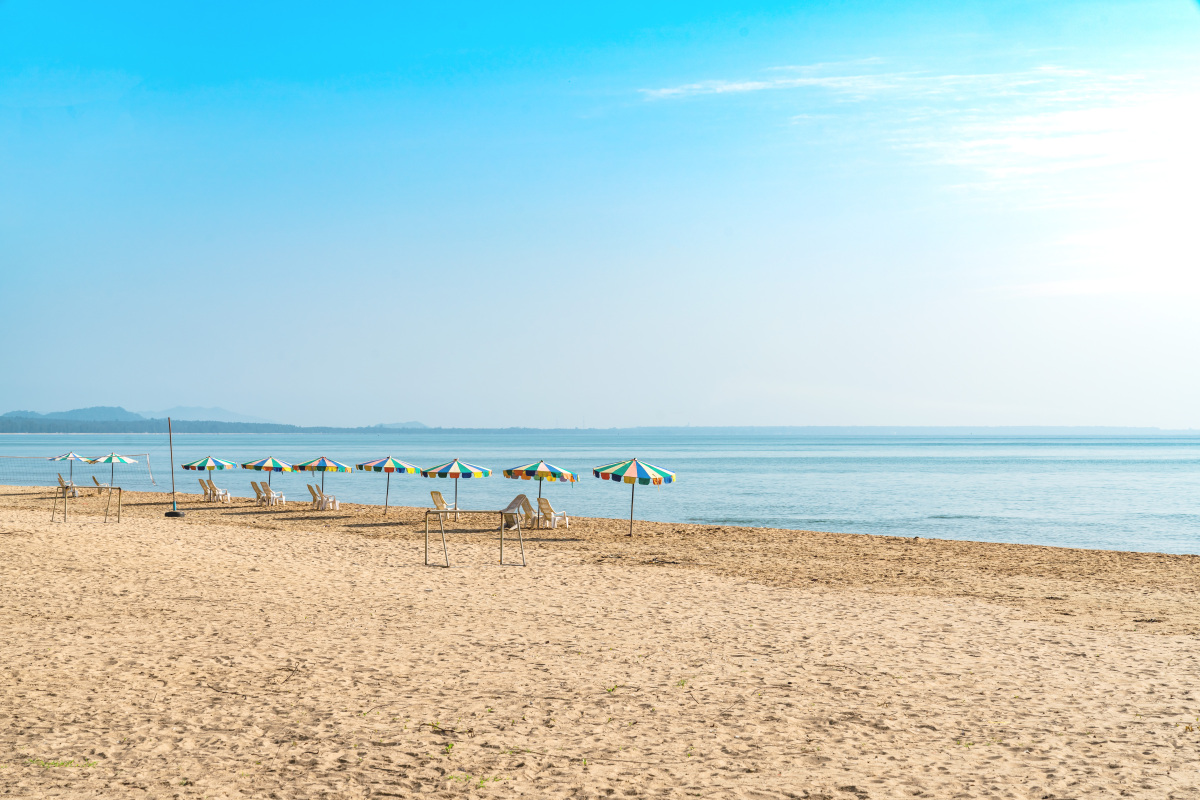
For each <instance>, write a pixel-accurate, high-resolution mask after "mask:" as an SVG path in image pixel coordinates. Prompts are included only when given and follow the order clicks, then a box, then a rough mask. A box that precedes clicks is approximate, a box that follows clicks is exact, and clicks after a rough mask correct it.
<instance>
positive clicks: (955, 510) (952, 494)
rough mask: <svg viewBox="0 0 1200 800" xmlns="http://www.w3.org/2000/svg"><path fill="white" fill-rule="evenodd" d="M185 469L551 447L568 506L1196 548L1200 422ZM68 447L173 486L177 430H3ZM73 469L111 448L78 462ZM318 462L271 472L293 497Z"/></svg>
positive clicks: (485, 488) (614, 445) (359, 491)
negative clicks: (1197, 430)
mask: <svg viewBox="0 0 1200 800" xmlns="http://www.w3.org/2000/svg"><path fill="white" fill-rule="evenodd" d="M174 447H175V459H174V462H175V464H176V469H175V474H174V479H175V483H176V486H177V487H178V489H179V490H180V491H183V492H192V493H194V492H196V491H197V489H198V487H197V485H196V478H197V474H196V473H195V472H191V471H184V470H181V469H179V468H178V465H179V464H182V463H185V462H188V461H194V460H196V459H199V458H202V457H204V456H213V457H216V458H221V459H226V460H229V461H235V462H239V463H241V462H246V461H250V460H254V459H261V458H265V457H267V456H274V457H276V458H279V459H282V460H284V461H287V462H291V463H296V462H300V461H305V460H308V459H312V458H316V457H317V456H328V457H329V458H332V459H335V460H337V461H341V462H344V463H347V464H351V465H353V464H355V463H359V462H362V461H366V460H369V459H374V458H381V457H383V456H393V457H395V458H397V459H401V460H403V461H407V462H410V463H413V464H416V465H418V466H421V467H430V466H433V465H436V464H440V463H443V462H445V461H449V460H450V459H453V458H458V459H460V460H462V461H466V462H468V463H471V464H475V465H480V466H484V467H487V468H490V469H491V470H492V474H491V476H490V477H488V478H475V479H464V480H460V481H459V482H458V486H457V492H458V498H459V501H460V503H461V505H462V507H463V508H465V509H497V508H501V507H503V506H505V505H506V504H507V503H508V502H509V501H510V500H511V499H512V498H513V497H514V496H515V495H516V494H518V493H526V494H529V495H530V496H531V497H536V496H537V492H538V485H537V483H536V482H535V481H520V482H518V481H514V480H509V479H505V478H504V477H502V470H504V469H506V468H511V467H516V466H519V465H521V464H526V463H529V462H533V461H537V460H540V459H544V460H546V461H548V462H550V463H552V464H554V465H556V466H559V467H563V468H566V469H569V470H572V471H575V472H578V473H579V476H580V478H579V481H578V482H577V483H557V482H555V483H550V482H546V483H544V484H543V486H542V491H543V494H544V495H545V496H546V497H547V498H549V499H550V502H551V503H552V504H553V506H554V507H555V509H557V510H560V511H566V512H567V513H569V514H576V515H580V516H596V517H617V518H627V517H628V516H629V513H630V502H631V500H632V502H633V515H634V517H635V518H636V519H643V520H657V521H661V522H678V523H697V524H701V525H713V526H723V525H747V526H763V527H773V528H784V529H793V530H821V531H839V532H846V533H865V534H877V535H888V536H905V537H914V536H919V537H923V538H936V539H964V540H971V541H985V542H1010V543H1020V544H1038V545H1051V546H1056V547H1078V548H1089V549H1104V550H1138V551H1151V552H1162V553H1193V554H1200V435H1186V434H1180V435H1167V434H1164V435H1114V436H1105V435H1094V436H1093V435H1078V436H1076V435H1062V436H1053V435H1046V436H1041V435H974V434H972V435H905V434H897V435H820V434H813V433H811V432H807V431H802V432H796V431H789V430H788V429H764V430H759V429H704V428H674V429H619V430H529V429H506V430H444V429H428V430H407V429H404V430H386V429H381V430H380V431H379V432H377V433H376V432H371V433H361V432H353V433H336V434H332V433H331V434H315V433H301V434H181V435H177V436H176V437H175V440H174ZM67 451H75V452H77V453H80V454H81V455H85V456H88V457H95V456H99V455H103V454H106V453H110V452H117V453H122V454H133V456H134V457H135V458H137V459H138V464H136V465H116V467H115V468H111V469H115V475H114V477H115V481H116V484H117V485H120V486H123V487H124V488H126V489H128V490H135V491H145V490H157V491H169V490H170V489H171V477H172V476H171V469H170V463H171V459H170V457H169V454H168V442H167V437H166V436H161V435H150V434H85V435H84V434H81V435H75V434H53V435H12V434H5V435H0V483H3V484H8V485H51V484H52V483H54V482H55V472H62V473H63V474H64V475H67V474H68V470H69V468H70V467H69V465H68V464H65V463H55V462H46V461H44V459H46V458H47V457H49V456H54V455H58V454H61V453H64V452H67ZM634 457H636V458H639V459H641V460H643V461H646V462H648V463H651V464H654V465H656V466H660V467H663V468H665V469H668V470H671V471H673V472H675V473H676V475H677V476H678V477H677V480H676V482H675V483H671V484H667V485H663V486H638V487H637V488H636V494H634V495H633V496H632V497H631V487H630V486H628V485H626V484H618V483H614V482H611V481H601V480H597V479H596V478H594V477H593V475H592V468H593V467H595V466H598V465H602V464H607V463H611V462H614V461H619V460H622V459H626V458H634ZM74 474H75V481H76V483H79V482H81V481H86V482H89V483H90V476H91V475H93V474H95V475H97V476H99V477H100V479H101V480H102V481H108V477H109V474H110V467H109V466H108V465H100V466H94V467H93V466H88V465H81V464H76V465H75V466H74ZM206 474H207V475H209V476H211V477H213V478H214V479H215V481H216V483H217V484H218V485H219V486H221V487H222V488H227V489H229V490H231V491H232V492H233V494H235V495H239V496H247V497H249V496H253V491H252V490H251V488H250V481H251V480H257V479H259V478H262V477H264V474H262V473H253V472H249V471H246V470H241V469H236V470H227V471H221V472H215V473H206ZM320 480H321V474H315V475H314V474H311V473H274V474H272V475H271V485H272V487H273V488H274V489H276V490H277V491H282V492H283V493H284V494H285V495H286V496H287V497H288V498H289V500H290V499H292V498H295V499H297V500H302V501H303V500H307V498H308V492H307V490H306V489H305V486H304V484H305V483H306V482H315V481H320ZM324 481H325V491H326V493H330V494H335V495H337V497H338V498H339V499H341V500H346V501H350V502H359V503H377V504H382V503H383V502H384V495H385V491H386V492H387V495H388V501H389V502H390V503H391V504H393V505H409V506H426V505H430V499H429V491H430V490H431V489H438V490H440V491H441V492H442V493H443V494H445V495H446V496H447V497H448V498H449V497H452V496H453V495H454V492H455V484H454V481H452V480H434V479H428V478H422V477H421V476H420V475H419V474H417V475H398V474H393V475H392V476H391V478H390V481H389V480H388V478H387V476H386V475H384V474H381V473H366V472H359V471H355V472H353V473H349V474H341V473H324Z"/></svg>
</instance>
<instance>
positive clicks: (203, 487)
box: [196, 478, 213, 502]
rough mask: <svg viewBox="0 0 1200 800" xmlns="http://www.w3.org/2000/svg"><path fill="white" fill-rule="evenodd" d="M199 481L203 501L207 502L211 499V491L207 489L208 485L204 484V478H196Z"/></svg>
mask: <svg viewBox="0 0 1200 800" xmlns="http://www.w3.org/2000/svg"><path fill="white" fill-rule="evenodd" d="M196 480H198V481H200V489H201V491H203V492H204V501H205V502H209V501H211V500H212V499H213V496H212V489H209V488H208V484H207V483H205V482H204V478H197V479H196Z"/></svg>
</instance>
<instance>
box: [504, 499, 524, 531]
mask: <svg viewBox="0 0 1200 800" xmlns="http://www.w3.org/2000/svg"><path fill="white" fill-rule="evenodd" d="M528 502H529V498H527V497H526V496H525V495H523V494H519V495H517V496H516V497H514V498H513V501H512V502H511V503H509V504H508V507H507V508H505V509H504V510H503V511H501V512H500V525H501V526H502V527H503V528H504V530H506V531H511V530H514V529H516V528H518V527H520V525H521V513H522V512H521V504H522V503H528Z"/></svg>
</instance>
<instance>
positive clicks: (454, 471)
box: [421, 458, 492, 480]
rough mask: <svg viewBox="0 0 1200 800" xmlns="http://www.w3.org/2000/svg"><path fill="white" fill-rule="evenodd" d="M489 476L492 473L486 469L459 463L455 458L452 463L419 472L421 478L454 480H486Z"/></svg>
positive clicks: (448, 462) (462, 462)
mask: <svg viewBox="0 0 1200 800" xmlns="http://www.w3.org/2000/svg"><path fill="white" fill-rule="evenodd" d="M491 474H492V471H491V470H490V469H488V468H487V467H477V466H475V465H474V464H468V463H467V462H465V461H459V460H458V459H457V458H456V459H454V460H453V461H447V462H446V463H445V464H439V465H438V466H436V467H430V468H429V469H423V470H421V476H422V477H424V478H454V479H455V480H457V479H459V478H486V477H487V476H489V475H491Z"/></svg>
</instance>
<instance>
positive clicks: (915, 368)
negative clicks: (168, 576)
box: [0, 0, 1200, 430]
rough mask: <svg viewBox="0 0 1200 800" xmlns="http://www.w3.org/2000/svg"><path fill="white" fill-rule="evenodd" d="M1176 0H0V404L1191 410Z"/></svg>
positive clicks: (403, 416)
mask: <svg viewBox="0 0 1200 800" xmlns="http://www.w3.org/2000/svg"><path fill="white" fill-rule="evenodd" d="M1198 78H1200V8H1198V6H1197V4H1196V3H1195V2H1182V1H1180V2H1174V1H1172V2H1166V1H1165V0H1149V1H1148V2H1138V3H1133V2H1108V1H1101V2H1086V3H1085V2H1078V1H1076V0H1069V1H1067V2H1062V3H1055V4H1030V3H1010V4H996V3H987V2H955V3H951V2H928V3H926V2H923V3H915V2H899V3H883V2H849V3H840V4H828V3H804V2H801V3H789V4H784V3H768V2H764V3H756V4H750V5H747V4H745V3H739V4H736V5H735V4H731V3H700V4H696V3H690V4H683V3H671V4H658V5H655V6H654V7H644V6H643V5H642V4H610V5H607V6H604V7H597V8H572V7H549V6H534V5H518V6H505V7H503V8H498V7H493V6H487V5H482V4H454V5H443V6H438V7H436V8H432V7H431V8H425V7H421V8H408V7H399V6H393V5H389V4H367V5H362V6H356V7H355V8H353V9H338V10H337V11H331V12H328V13H324V14H321V15H320V16H318V15H316V14H314V13H305V12H304V10H303V9H300V8H298V7H296V6H293V5H284V4H272V3H267V4H262V5H256V6H253V7H243V6H240V5H237V6H235V5H233V4H208V5H205V6H203V7H199V8H188V9H184V8H175V7H170V6H168V7H162V6H151V5H140V4H136V3H134V4H125V5H118V6H94V5H91V4H85V3H65V4H57V5H53V6H47V5H44V4H38V3H32V2H27V1H26V2H22V1H21V0H9V2H3V3H0V208H2V209H3V210H4V213H3V214H0V276H2V277H0V313H3V315H4V318H5V321H6V326H7V329H8V330H9V331H10V334H9V346H8V347H5V348H0V372H2V374H3V375H4V380H3V381H0V408H8V409H29V410H38V411H39V412H41V413H45V412H46V411H53V410H66V409H71V408H77V407H82V406H91V405H111V406H122V407H124V408H126V409H131V410H136V409H155V408H157V409H167V408H172V407H176V406H189V407H202V408H209V407H222V408H227V409H234V410H235V411H236V413H238V414H241V415H244V416H247V417H254V418H260V419H269V420H279V421H282V422H286V423H289V424H297V425H306V426H312V425H336V426H347V427H351V426H362V425H374V424H378V423H388V422H399V421H402V420H419V421H421V422H423V423H424V424H426V425H430V426H433V427H477V428H496V427H548V428H572V427H584V428H610V427H655V426H686V425H692V426H717V427H726V426H728V427H741V426H768V427H774V426H830V425H832V426H882V427H897V426H922V427H961V426H968V427H992V426H1012V425H1016V426H1021V427H1034V426H1055V427H1072V426H1084V427H1094V426H1115V427H1123V428H1136V427H1143V428H1163V429H1168V430H1181V429H1191V428H1198V427H1200V375H1197V371H1196V370H1195V369H1193V368H1191V364H1192V362H1193V360H1194V353H1195V349H1196V345H1197V344H1198V339H1200V335H1198V330H1197V325H1196V322H1195V306H1196V301H1197V299H1198V297H1200V272H1198V271H1197V270H1196V267H1195V261H1196V256H1195V246H1194V242H1193V239H1194V236H1193V234H1192V229H1193V228H1194V226H1195V221H1194V220H1195V219H1196V217H1197V216H1198V212H1200V197H1198V196H1197V194H1196V191H1195V186H1196V185H1197V183H1198V180H1197V179H1200V156H1198V155H1197V149H1196V145H1195V142H1196V141H1197V140H1198V139H1200V111H1197V109H1200V89H1198V88H1197V87H1198V86H1200V82H1198V80H1197V79H1198Z"/></svg>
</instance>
